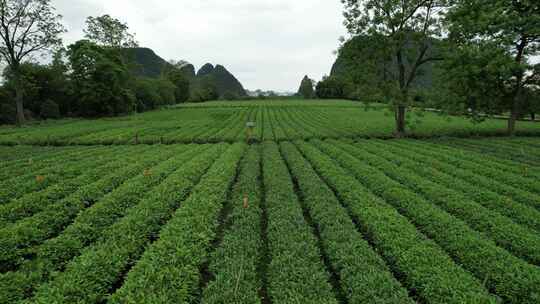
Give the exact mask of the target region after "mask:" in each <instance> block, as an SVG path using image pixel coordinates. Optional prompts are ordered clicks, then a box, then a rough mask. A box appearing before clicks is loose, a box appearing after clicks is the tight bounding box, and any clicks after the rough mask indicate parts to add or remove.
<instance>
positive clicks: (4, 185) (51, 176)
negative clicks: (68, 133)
mask: <svg viewBox="0 0 540 304" xmlns="http://www.w3.org/2000/svg"><path fill="white" fill-rule="evenodd" d="M86 152H87V153H84V154H82V155H81V154H71V155H67V156H65V157H61V158H59V159H58V160H57V162H56V163H54V164H53V165H52V166H47V167H45V168H42V169H40V170H36V171H32V172H30V173H27V172H24V173H23V174H22V175H18V176H16V177H15V178H8V179H6V180H3V181H2V182H1V183H0V205H4V204H7V203H9V202H10V200H13V199H17V198H19V197H22V196H23V195H25V194H28V193H32V192H35V191H40V190H43V189H46V188H47V187H49V186H52V185H55V184H57V183H58V182H60V181H62V180H65V179H69V178H73V177H75V176H77V175H79V174H80V173H81V171H82V170H83V169H84V167H82V166H80V161H81V160H82V159H84V157H95V156H97V155H99V153H100V152H102V151H100V149H92V150H91V151H86ZM68 164H69V165H68ZM37 176H43V177H46V178H44V179H43V180H41V181H38V180H36V177H37Z"/></svg>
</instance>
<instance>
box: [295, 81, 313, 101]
mask: <svg viewBox="0 0 540 304" xmlns="http://www.w3.org/2000/svg"><path fill="white" fill-rule="evenodd" d="M298 95H299V96H301V97H303V98H304V99H311V98H313V97H315V92H314V91H313V80H311V79H310V78H309V77H308V76H307V75H306V76H304V78H303V79H302V82H301V83H300V88H299V89H298Z"/></svg>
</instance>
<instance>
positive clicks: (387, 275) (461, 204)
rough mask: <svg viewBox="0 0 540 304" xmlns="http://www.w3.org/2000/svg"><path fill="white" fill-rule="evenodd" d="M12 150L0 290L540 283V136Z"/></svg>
mask: <svg viewBox="0 0 540 304" xmlns="http://www.w3.org/2000/svg"><path fill="white" fill-rule="evenodd" d="M280 111H281V109H280ZM265 113H266V112H265ZM283 115H285V114H283ZM270 117H273V116H270ZM272 121H275V120H272ZM486 151H488V152H487V153H486ZM508 151H524V153H523V154H519V152H515V153H507V152H508ZM0 164H1V167H2V170H1V171H0V303H22V301H25V302H24V303H266V300H264V299H269V300H271V301H272V303H299V302H301V303H336V304H337V303H343V301H345V302H346V303H361V302H367V303H372V302H374V299H376V300H377V301H378V303H441V304H442V303H444V304H447V303H496V302H497V301H498V300H499V299H500V300H502V301H503V302H505V303H538V302H537V299H538V296H540V268H539V266H540V183H538V181H539V180H540V171H538V168H539V167H538V164H540V138H527V139H521V138H516V139H511V140H510V139H502V138H497V139H493V140H492V139H489V140H488V139H485V140H480V141H475V142H474V144H472V143H469V141H468V140H451V141H445V142H442V141H441V142H438V143H437V144H435V143H431V142H426V141H419V140H386V141H383V140H357V141H352V140H332V139H328V140H325V141H321V140H316V139H314V140H310V141H293V142H288V141H284V142H281V143H276V142H265V143H262V144H255V145H250V146H248V145H246V144H244V143H235V144H228V143H220V144H203V145H197V144H190V145H136V146H132V145H117V146H109V147H104V146H90V147H80V146H73V147H58V148H50V147H28V146H16V147H0Z"/></svg>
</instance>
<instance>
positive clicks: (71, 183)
mask: <svg viewBox="0 0 540 304" xmlns="http://www.w3.org/2000/svg"><path fill="white" fill-rule="evenodd" d="M114 150H117V149H112V151H108V152H109V153H107V154H106V155H107V156H106V157H100V158H99V159H98V160H95V159H94V157H95V156H93V155H88V156H86V157H85V158H84V159H81V160H80V161H78V162H77V163H76V164H73V165H70V164H66V163H65V162H61V164H62V165H61V169H60V170H61V171H62V174H61V176H55V177H52V179H54V178H58V182H57V183H56V184H53V185H50V184H49V186H48V187H46V188H45V189H43V190H41V191H38V192H32V191H29V193H28V194H26V195H23V196H21V197H19V198H18V199H14V200H12V201H10V202H9V203H7V204H4V205H0V228H3V227H5V226H6V225H8V224H11V223H13V222H16V221H18V220H20V219H22V218H25V217H28V216H32V215H34V214H35V213H38V212H40V211H43V210H45V209H46V208H48V207H49V206H50V205H51V204H53V203H54V202H56V201H58V200H60V199H62V198H64V197H66V196H67V195H69V194H70V193H72V192H73V191H75V190H77V188H79V187H80V186H82V185H83V183H84V184H88V183H92V182H95V181H96V180H98V179H99V178H100V177H101V176H102V175H103V172H110V171H114V170H115V169H118V168H119V167H120V165H119V164H118V163H115V162H111V160H112V159H113V158H112V155H114ZM102 153H103V152H102ZM64 170H65V171H64ZM49 172H50V171H49ZM38 175H39V174H38ZM43 178H45V179H46V180H49V179H51V176H50V175H49V174H45V175H43ZM30 181H31V182H30V183H35V184H37V183H38V181H36V178H35V177H34V178H31V179H30Z"/></svg>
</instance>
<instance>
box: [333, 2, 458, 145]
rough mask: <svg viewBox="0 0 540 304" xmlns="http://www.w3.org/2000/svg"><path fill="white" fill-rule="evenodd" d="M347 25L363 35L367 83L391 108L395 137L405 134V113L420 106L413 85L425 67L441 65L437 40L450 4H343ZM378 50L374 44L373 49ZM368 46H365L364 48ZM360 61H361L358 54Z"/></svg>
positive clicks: (353, 33)
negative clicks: (368, 82)
mask: <svg viewBox="0 0 540 304" xmlns="http://www.w3.org/2000/svg"><path fill="white" fill-rule="evenodd" d="M342 2H343V4H344V6H345V12H344V16H345V26H346V27H347V29H348V31H349V33H350V34H352V35H354V36H365V37H368V40H371V41H373V42H375V41H376V43H374V44H370V46H369V50H368V52H369V56H368V58H369V60H368V61H362V63H367V67H368V68H367V69H364V70H365V71H364V75H363V78H364V79H365V78H366V77H367V78H371V79H372V80H371V82H375V84H376V85H375V86H371V85H370V84H367V85H365V86H364V87H372V89H373V90H375V93H376V94H378V95H380V96H384V97H385V98H386V99H387V100H388V101H389V103H391V105H392V109H393V110H394V114H395V115H394V116H395V121H396V131H395V134H396V136H397V137H401V136H403V135H404V134H405V132H406V125H407V122H406V117H407V115H406V112H407V110H408V109H409V108H410V107H412V106H415V107H418V106H422V105H421V104H420V105H418V104H417V103H416V102H415V101H416V98H414V97H415V92H414V90H415V89H416V87H415V81H416V80H417V78H418V77H419V75H421V74H422V72H423V70H422V67H423V66H425V65H426V64H428V63H430V62H433V61H438V60H442V58H441V57H440V55H439V54H437V48H435V47H434V45H435V44H436V38H437V37H441V36H442V27H443V23H442V22H441V19H442V17H443V14H444V12H445V9H446V8H447V7H448V6H449V2H450V1H446V0H440V1H439V0H430V1H424V0H414V1H398V0H386V1H379V0H342ZM374 45H376V46H375V47H374ZM366 47H368V46H367V45H365V46H362V48H364V49H365V48H366ZM357 56H362V54H358V55H357Z"/></svg>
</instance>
